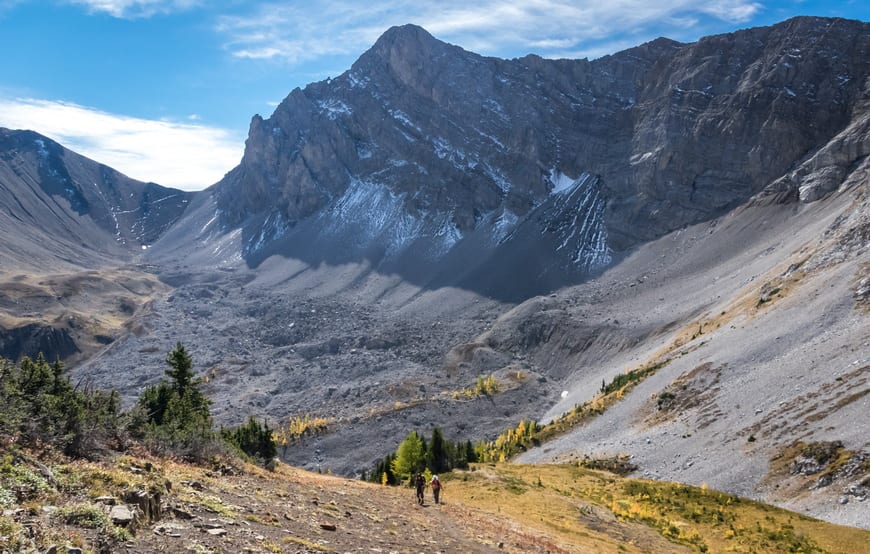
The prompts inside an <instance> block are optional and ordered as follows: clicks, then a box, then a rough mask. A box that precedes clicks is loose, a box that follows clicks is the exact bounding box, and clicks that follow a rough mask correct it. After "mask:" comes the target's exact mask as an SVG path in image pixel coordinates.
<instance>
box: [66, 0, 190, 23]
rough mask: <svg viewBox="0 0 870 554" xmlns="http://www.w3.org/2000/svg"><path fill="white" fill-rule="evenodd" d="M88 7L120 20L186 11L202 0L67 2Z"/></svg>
mask: <svg viewBox="0 0 870 554" xmlns="http://www.w3.org/2000/svg"><path fill="white" fill-rule="evenodd" d="M67 1H68V2H69V3H71V4H78V5H83V6H85V7H87V9H88V10H89V11H91V12H94V13H107V14H109V15H111V16H112V17H117V18H119V19H136V18H144V17H151V16H154V15H157V14H161V13H171V12H175V11H179V10H186V9H189V8H191V7H193V6H196V5H197V4H199V2H200V0H67Z"/></svg>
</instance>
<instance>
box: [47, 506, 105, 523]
mask: <svg viewBox="0 0 870 554" xmlns="http://www.w3.org/2000/svg"><path fill="white" fill-rule="evenodd" d="M54 517H55V518H56V519H58V520H59V521H62V522H63V523H66V524H67V525H75V526H76V527H84V528H85V529H100V528H101V527H106V526H109V525H111V522H110V521H109V516H108V515H107V514H106V512H105V511H104V510H103V508H102V506H98V505H96V504H90V503H81V504H71V505H69V506H64V507H62V508H59V509H58V510H57V511H56V512H55V513H54Z"/></svg>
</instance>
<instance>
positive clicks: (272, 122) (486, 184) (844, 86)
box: [213, 17, 870, 295]
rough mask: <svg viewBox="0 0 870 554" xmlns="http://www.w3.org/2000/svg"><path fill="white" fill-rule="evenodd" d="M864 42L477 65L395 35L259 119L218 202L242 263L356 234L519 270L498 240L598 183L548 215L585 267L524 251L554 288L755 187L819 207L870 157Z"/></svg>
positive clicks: (555, 249) (868, 47)
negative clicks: (582, 235) (236, 234)
mask: <svg viewBox="0 0 870 554" xmlns="http://www.w3.org/2000/svg"><path fill="white" fill-rule="evenodd" d="M867 31H868V24H866V23H862V22H858V21H848V20H840V19H821V18H809V17H802V18H795V19H792V20H789V21H786V22H784V23H781V24H778V25H776V26H773V27H764V28H755V29H749V30H744V31H739V32H735V33H730V34H726V35H718V36H712V37H707V38H704V39H701V40H699V41H698V42H696V43H692V44H680V43H677V42H674V41H670V40H667V39H657V40H655V41H652V42H650V43H647V44H644V45H642V46H639V47H636V48H632V49H630V50H626V51H624V52H620V53H617V54H614V55H612V56H605V57H603V58H600V59H598V60H594V61H592V62H590V61H587V60H544V59H541V58H539V57H537V56H533V55H530V56H526V57H524V58H520V59H514V60H499V59H495V58H485V57H482V56H478V55H476V54H473V53H470V52H466V51H464V50H462V49H461V48H458V47H456V46H453V45H449V44H445V43H443V42H440V41H438V40H437V39H435V38H433V37H432V36H431V35H429V34H428V33H427V32H426V31H425V30H423V29H421V28H419V27H416V26H413V25H406V26H403V27H394V28H392V29H390V30H389V31H387V32H386V33H385V34H384V35H383V36H382V37H381V38H380V39H379V40H378V41H377V43H376V44H375V45H374V46H373V47H372V48H371V49H370V50H369V51H368V52H366V53H365V54H363V56H362V57H360V59H359V60H358V61H357V62H356V63H355V64H354V65H353V67H352V68H351V69H350V70H348V71H347V72H345V73H343V74H342V75H340V76H338V77H337V78H335V79H328V80H326V81H322V82H319V83H314V84H311V85H309V86H307V87H305V88H304V89H296V90H294V91H293V92H291V93H290V95H289V96H288V97H287V98H286V99H285V100H284V101H283V102H282V103H281V105H280V106H279V107H278V108H277V109H276V110H275V112H274V113H273V114H272V116H271V117H270V118H268V119H263V118H261V117H260V116H255V117H254V119H253V121H252V123H251V129H250V134H249V138H248V141H247V146H246V151H245V156H244V158H243V160H242V162H241V164H240V165H239V166H238V167H237V168H236V169H234V170H233V171H232V172H230V173H229V174H228V175H227V176H226V178H225V179H224V180H223V181H221V182H220V183H218V184H217V185H216V186H215V188H214V189H213V192H214V194H215V196H216V198H217V203H218V207H219V209H220V214H221V218H222V221H223V224H224V225H225V226H226V227H236V226H241V227H242V228H243V230H244V234H245V246H244V249H245V251H244V254H245V257H246V258H247V259H248V261H249V263H251V264H253V265H256V264H257V263H259V260H261V259H264V257H265V256H267V255H269V254H273V253H279V252H280V253H283V254H285V255H290V256H296V257H302V258H303V259H304V258H306V256H305V253H303V252H300V249H299V248H298V247H296V248H294V247H289V249H288V248H287V247H286V245H287V244H288V243H292V242H296V243H299V242H300V241H301V240H302V237H305V238H306V239H308V238H310V237H311V236H317V237H318V238H316V239H315V245H313V246H312V248H314V247H315V246H317V247H318V249H319V250H320V251H323V250H331V249H333V247H335V246H337V245H342V244H345V245H346V244H347V242H348V238H350V237H356V238H357V241H356V243H357V244H355V245H353V246H351V247H348V248H346V250H347V257H351V258H352V257H354V256H356V257H357V258H360V257H364V256H368V257H370V258H373V261H375V262H377V263H383V262H384V260H387V261H388V262H389V261H390V260H392V261H393V262H396V260H399V259H400V258H402V255H403V254H402V253H407V252H409V251H410V250H411V247H412V245H413V247H414V250H415V252H416V254H414V255H412V256H410V258H409V257H408V256H405V258H404V267H410V266H419V264H420V261H421V260H430V261H432V260H434V261H437V262H438V263H439V264H440V263H442V262H444V261H445V260H446V259H449V258H450V257H451V256H452V257H454V258H457V257H460V256H459V255H458V254H456V252H457V251H462V250H463V248H462V246H461V245H462V243H474V244H475V246H474V247H473V248H472V247H469V246H466V247H465V250H473V251H474V252H475V254H474V256H473V257H474V258H478V259H480V260H482V261H486V264H487V265H492V264H493V263H496V264H497V265H502V266H504V267H506V268H513V269H517V268H516V267H514V266H515V264H512V263H511V262H510V261H509V258H510V255H508V254H506V250H505V249H502V250H501V252H498V253H495V252H494V251H495V250H496V249H497V245H500V244H503V242H504V241H505V240H506V239H507V237H509V236H510V235H511V233H513V232H515V231H516V230H517V229H519V228H521V227H523V226H524V224H525V223H526V222H528V221H530V220H536V219H537V220H541V219H542V218H543V217H545V216H544V214H543V212H542V211H541V207H542V206H543V205H544V204H546V203H547V200H548V198H550V197H551V195H552V194H553V193H554V192H558V191H560V190H565V184H566V183H568V184H571V183H575V184H576V183H577V182H579V181H584V182H585V180H586V179H587V178H588V177H593V178H595V179H597V187H598V188H597V189H596V194H597V195H600V197H599V199H600V202H588V201H587V200H588V198H587V195H576V197H575V198H573V199H572V201H571V202H570V205H569V206H566V207H565V209H563V210H562V211H561V216H559V217H563V218H567V219H573V220H575V221H577V223H578V224H579V225H581V226H582V225H583V224H584V223H586V224H588V226H587V227H584V229H586V230H589V229H594V230H595V231H594V232H589V233H587V236H586V239H585V240H586V242H585V243H584V244H583V245H582V246H581V248H580V250H581V255H580V256H579V257H578V256H577V249H573V252H571V253H570V254H569V253H568V252H567V251H566V249H565V248H564V247H562V248H560V246H561V244H562V243H561V242H559V241H549V242H548V241H546V240H544V242H543V243H540V242H539V241H538V242H537V243H536V241H535V240H533V237H531V236H527V237H525V238H524V239H523V240H522V241H520V242H522V243H523V244H524V245H525V247H528V248H531V249H532V250H536V249H540V248H544V250H545V253H544V254H543V255H542V257H544V258H548V259H549V260H550V262H551V265H553V266H555V267H558V268H560V270H559V272H561V275H560V277H559V278H555V277H554V281H559V280H560V279H563V280H564V279H565V278H567V279H569V280H570V279H572V278H573V279H576V278H577V277H578V276H583V275H589V274H590V273H594V272H595V271H596V270H600V269H601V268H603V267H606V266H607V265H608V264H609V263H610V262H611V261H612V260H613V259H615V258H616V257H618V254H619V253H620V252H623V251H625V250H626V249H628V248H631V247H632V246H634V245H636V244H638V243H640V242H644V241H648V240H651V239H654V238H656V237H659V236H662V235H663V234H665V233H667V232H670V231H672V230H675V229H679V228H681V227H683V226H685V225H687V224H692V223H697V222H700V221H705V220H708V219H710V218H713V217H716V216H718V215H721V214H723V213H725V212H727V211H728V210H730V209H732V208H734V207H736V206H737V205H740V204H742V203H744V202H745V201H747V200H748V199H749V198H751V197H752V196H754V195H756V194H758V193H759V192H761V191H764V190H766V191H767V192H768V193H775V194H774V195H773V196H774V198H775V199H776V200H777V201H782V200H800V201H804V202H810V201H814V200H816V199H818V198H820V197H822V196H824V195H825V194H827V193H829V192H831V191H832V190H835V189H836V188H837V187H838V186H839V185H840V183H842V182H843V180H844V179H845V178H846V173H847V172H848V168H849V167H850V165H851V164H852V163H854V162H855V161H856V160H859V159H861V158H862V157H865V156H866V155H867V150H868V148H870V146H868V140H867V136H868V133H867V132H866V131H867V129H866V125H867V123H866V118H867V113H868V110H867V105H866V97H867V90H866V87H867V76H868V71H867V64H866V63H865V60H866V59H867V58H868V56H870V40H868V38H867V37H868V36H870V35H868V32H867ZM373 199H374V200H373ZM552 215H553V214H552V213H550V214H549V216H552ZM387 219H388V220H390V221H389V222H385V220H387ZM312 220H316V223H310V222H311V221H312ZM351 221H352V222H353V223H349V222H351ZM396 221H399V222H400V224H398V225H397V224H396V223H395V222H396ZM306 222H308V224H307V225H306ZM300 226H301V227H300ZM525 226H526V227H527V225H525ZM300 229H301V230H300ZM322 231H325V232H322ZM360 231H365V232H363V233H362V235H361V234H360ZM360 236H362V238H361V239H360V238H359V237H360ZM538 236H544V237H546V233H544V234H543V235H541V234H540V233H539V234H538ZM421 243H422V244H425V245H426V247H425V248H423V249H422V251H423V253H422V254H421V253H420V252H421V249H420V248H419V246H420V245H421ZM482 243H483V244H482ZM533 243H534V244H533ZM279 244H283V245H284V247H276V246H275V245H279ZM270 245H272V248H271V250H270ZM510 250H511V251H516V250H517V249H516V248H512V249H510ZM372 252H376V254H374V255H373V254H372ZM309 257H310V256H309ZM394 265H396V266H400V265H403V264H398V263H394ZM436 265H438V264H436ZM447 265H448V266H450V264H449V263H448V264H447ZM464 267H467V266H464ZM480 267H482V264H481V265H480ZM473 272H474V271H473V268H472V273H473ZM430 273H431V272H430ZM557 273H558V272H557ZM524 292H525V294H526V295H528V294H531V293H534V292H541V290H531V289H528V290H525V291H524Z"/></svg>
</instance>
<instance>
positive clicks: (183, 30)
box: [0, 0, 870, 190]
mask: <svg viewBox="0 0 870 554" xmlns="http://www.w3.org/2000/svg"><path fill="white" fill-rule="evenodd" d="M795 15H822V16H832V17H847V18H851V19H860V20H864V21H867V20H868V19H870V0H828V1H814V0H777V1H767V0H710V1H703V0H656V1H650V0H524V1H522V2H503V1H502V2H499V1H493V0H477V2H467V0H441V1H429V0H382V1H377V0H376V1H375V2H372V3H371V5H369V6H364V5H363V3H362V2H359V1H352V0H306V1H299V0H296V1H288V2H258V1H244V0H208V1H206V0H0V51H2V52H3V55H2V56H0V126H5V127H11V128H27V129H33V130H36V131H38V132H41V133H43V134H46V135H48V136H49V137H51V138H53V139H55V140H57V141H59V142H61V143H62V144H64V145H65V146H68V147H70V148H72V149H73V150H76V151H78V152H80V153H82V154H85V155H87V156H89V157H91V158H93V159H95V160H97V161H100V162H103V163H106V164H107V165H110V166H113V167H115V168H116V169H119V170H120V171H122V172H124V173H126V174H128V175H130V176H131V177H134V178H137V179H141V180H146V181H155V182H158V183H160V184H163V185H167V186H175V187H179V188H185V189H188V190H193V189H201V188H204V187H206V186H208V185H210V184H212V183H214V182H216V181H217V180H219V179H220V178H221V177H222V176H223V174H224V173H226V172H227V171H229V170H230V169H232V167H234V166H235V165H236V164H237V163H238V161H239V159H240V158H241V155H242V151H243V148H244V140H245V137H246V135H247V129H248V123H249V122H250V118H251V116H253V115H254V114H255V113H259V114H261V115H263V116H264V117H266V116H268V115H269V114H271V113H272V110H273V109H274V107H275V106H276V105H277V103H278V102H280V101H281V100H282V99H283V98H284V97H285V96H286V95H287V94H288V93H289V92H290V91H291V90H292V89H293V88H295V87H299V86H305V85H306V84H307V83H310V82H312V81H319V80H322V79H325V78H326V77H329V76H335V75H338V74H340V73H342V72H343V71H344V70H346V69H347V68H349V67H350V65H351V64H352V63H353V62H354V60H356V58H357V57H359V55H360V54H362V53H363V52H364V51H365V50H366V49H367V48H369V47H370V46H371V45H372V44H373V43H374V41H375V40H377V38H378V36H380V34H381V33H383V31H385V30H386V29H387V28H388V27H390V26H391V25H400V24H404V23H416V24H418V25H421V26H423V27H425V28H426V29H428V30H429V31H430V32H431V33H432V34H433V35H435V36H436V37H437V38H440V39H442V40H445V41H447V42H451V43H453V44H457V45H459V46H462V47H463V48H465V49H467V50H471V51H474V52H478V53H481V54H484V55H490V56H498V57H504V58H512V57H518V56H522V55H525V54H527V53H536V54H539V55H542V56H544V57H551V58H554V57H569V58H582V57H589V58H595V57H599V56H601V55H604V54H608V53H612V52H616V51H618V50H622V49H624V48H629V47H631V46H634V45H637V44H640V43H642V42H645V41H647V40H651V39H653V38H656V37H658V36H667V37H669V38H673V39H676V40H680V41H685V42H688V41H693V40H696V39H697V38H699V37H701V36H704V35H708V34H714V33H723V32H729V31H732V30H735V29H740V28H745V27H752V26H757V25H769V24H772V23H775V22H778V21H781V20H783V19H787V18H789V17H792V16H795Z"/></svg>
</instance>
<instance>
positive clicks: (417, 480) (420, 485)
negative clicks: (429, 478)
mask: <svg viewBox="0 0 870 554" xmlns="http://www.w3.org/2000/svg"><path fill="white" fill-rule="evenodd" d="M414 486H415V487H417V504H419V505H421V506H422V505H423V491H424V490H425V489H426V479H425V478H424V477H423V475H422V474H420V473H418V474H417V476H416V477H414Z"/></svg>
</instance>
